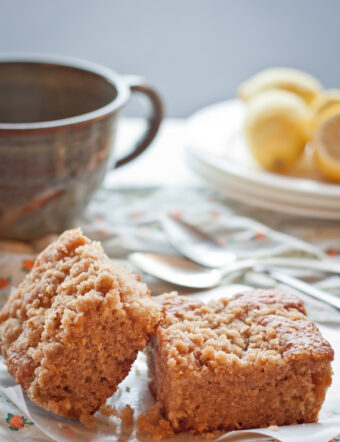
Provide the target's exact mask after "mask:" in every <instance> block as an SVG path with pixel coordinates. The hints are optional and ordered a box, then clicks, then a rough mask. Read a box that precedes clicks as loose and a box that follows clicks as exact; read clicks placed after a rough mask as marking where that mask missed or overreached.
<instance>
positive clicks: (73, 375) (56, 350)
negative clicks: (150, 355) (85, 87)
mask: <svg viewBox="0 0 340 442" xmlns="http://www.w3.org/2000/svg"><path fill="white" fill-rule="evenodd" d="M160 319H161V313H160V309H159V307H158V305H157V304H155V303H154V302H153V301H152V299H151V297H150V294H149V291H148V289H147V287H146V285H145V284H143V283H141V282H140V281H139V278H138V277H137V276H136V275H134V274H133V273H132V272H130V271H129V270H128V269H127V268H125V267H124V266H123V265H121V264H119V263H114V262H112V261H111V260H110V259H109V258H108V257H107V256H106V255H105V253H104V251H103V249H102V247H101V246H100V244H99V243H96V242H91V241H90V240H89V239H88V238H86V237H85V236H84V235H83V234H82V232H81V231H80V230H79V229H75V230H70V231H67V232H65V233H64V234H63V235H61V236H60V238H59V239H58V240H57V241H56V242H55V243H53V244H51V245H50V246H49V247H47V249H45V250H44V251H43V252H42V253H41V254H40V255H39V256H38V257H37V259H36V262H35V264H34V267H33V269H32V271H31V272H30V273H29V274H28V275H27V276H26V278H25V279H24V281H23V282H22V283H21V284H20V286H19V288H18V289H17V290H16V291H15V292H14V293H13V294H12V295H11V296H10V298H9V300H8V302H7V303H6V305H5V306H4V308H3V309H2V312H1V314H0V342H1V350H2V354H3V356H4V358H5V361H6V363H7V366H8V371H9V373H10V374H11V375H12V376H13V377H14V378H15V379H16V381H17V382H18V383H19V384H20V385H21V386H22V387H23V388H24V389H25V390H26V391H27V394H28V396H29V398H30V399H31V400H33V401H35V402H36V403H38V404H39V405H41V406H43V407H45V408H46V409H48V410H51V411H53V412H55V413H57V414H61V415H63V416H67V417H72V418H81V419H82V420H86V416H89V415H90V414H92V413H94V412H95V411H96V410H97V409H98V408H99V407H100V406H101V405H102V404H103V403H105V400H106V398H107V397H109V396H111V395H112V394H113V393H114V391H115V390H116V388H117V385H118V383H119V382H121V381H122V379H123V378H124V377H125V376H126V375H127V373H128V372H129V370H130V367H131V364H132V363H133V361H134V360H135V358H136V354H137V351H138V350H140V349H143V348H144V347H145V345H146V344H147V342H148V340H149V338H150V336H151V335H152V334H153V333H154V331H155V328H156V325H157V324H158V322H159V321H160Z"/></svg>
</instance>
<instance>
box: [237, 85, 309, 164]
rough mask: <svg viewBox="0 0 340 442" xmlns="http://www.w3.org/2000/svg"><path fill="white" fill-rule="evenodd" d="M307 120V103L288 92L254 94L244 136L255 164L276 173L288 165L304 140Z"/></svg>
mask: <svg viewBox="0 0 340 442" xmlns="http://www.w3.org/2000/svg"><path fill="white" fill-rule="evenodd" d="M311 118H312V113H311V110H310V108H309V107H308V106H307V104H306V103H305V102H304V101H303V100H302V99H301V98H300V97H299V96H297V95H295V94H293V93H291V92H287V91H280V90H271V91H267V92H263V93H262V94H259V95H256V96H255V97H254V98H253V99H252V100H251V101H250V102H249V106H248V112H247V116H246V121H245V136H246V140H247V143H248V145H249V148H250V151H251V152H252V154H253V156H254V158H255V159H256V160H257V162H258V163H259V164H260V165H261V166H262V167H264V168H265V169H268V170H276V171H279V170H280V169H281V170H284V169H285V168H287V167H289V166H291V165H292V164H293V163H294V162H295V161H296V160H297V159H298V158H299V157H300V155H301V154H302V152H303V150H304V147H305V145H306V142H307V141H308V138H309V126H310V122H311Z"/></svg>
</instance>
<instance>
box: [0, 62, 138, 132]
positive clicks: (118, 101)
mask: <svg viewBox="0 0 340 442" xmlns="http://www.w3.org/2000/svg"><path fill="white" fill-rule="evenodd" d="M2 63H37V64H51V65H58V66H66V67H71V68H75V69H79V70H83V71H87V72H91V73H93V74H96V75H98V76H100V77H102V78H103V79H104V80H106V81H108V82H109V83H110V84H112V85H113V86H114V87H115V89H116V91H117V95H116V97H115V98H113V99H112V100H111V101H110V103H108V104H106V105H105V106H102V107H99V108H98V109H96V110H94V111H91V112H86V113H84V114H80V115H75V116H73V117H67V118H61V119H58V120H51V121H41V122H39V121H36V122H32V123H1V122H0V130H9V131H11V130H19V131H20V130H36V129H53V128H58V127H64V126H71V125H78V124H82V123H86V122H89V121H93V120H97V119H101V118H102V117H105V116H106V115H109V114H111V113H113V112H115V111H117V110H119V109H121V108H122V107H123V106H124V104H125V103H126V102H127V100H128V98H129V96H130V89H129V87H128V85H127V84H126V82H124V79H123V78H122V77H121V76H120V75H119V74H118V73H117V72H115V71H113V70H111V69H110V68H107V67H106V66H103V65H101V64H99V63H95V62H92V61H88V60H84V59H80V58H74V57H68V56H61V55H45V54H36V53H23V54H21V53H15V54H0V64H2Z"/></svg>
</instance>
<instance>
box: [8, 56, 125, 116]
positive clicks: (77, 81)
mask: <svg viewBox="0 0 340 442" xmlns="http://www.w3.org/2000/svg"><path fill="white" fill-rule="evenodd" d="M117 94H118V92H117V89H116V87H115V86H114V85H113V84H112V83H111V82H110V81H108V80H106V78H105V77H103V76H101V75H99V74H96V73H94V72H91V71H88V70H85V69H81V68H77V67H72V66H65V65H58V64H51V63H40V62H21V61H20V62H0V124H1V123H36V122H46V121H54V120H60V119H64V118H70V117H75V116H78V115H83V114H86V113H88V112H92V111H95V110H97V109H99V108H101V107H103V106H106V105H107V104H109V103H111V102H112V101H113V100H114V99H115V98H116V97H117Z"/></svg>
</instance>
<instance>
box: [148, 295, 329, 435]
mask: <svg viewBox="0 0 340 442" xmlns="http://www.w3.org/2000/svg"><path fill="white" fill-rule="evenodd" d="M157 300H158V302H159V303H160V304H161V305H162V308H163V309H165V311H166V312H167V315H166V319H165V321H164V323H162V325H161V326H159V327H158V329H157V333H156V336H155V337H153V338H152V340H151V344H150V345H149V348H148V360H149V368H150V376H151V388H152V390H153V392H154V394H155V396H156V398H157V400H158V402H159V404H160V406H161V408H162V410H163V412H164V413H165V416H166V417H167V418H168V419H169V421H170V422H171V424H172V427H173V428H174V429H175V430H176V431H181V430H194V431H197V432H204V431H214V430H231V429H239V428H254V427H261V426H268V425H275V424H277V425H284V424H290V423H299V422H314V421H315V420H316V419H317V415H318V412H319V409H320V407H321V405H322V402H323V400H324V397H325V393H326V389H327V387H328V386H329V385H330V383H331V365H330V361H331V360H332V359H333V356H334V355H333V350H332V348H331V347H330V345H329V343H328V342H327V341H326V340H325V339H324V338H323V337H322V336H321V334H320V332H319V330H318V328H317V327H316V325H315V324H313V323H312V322H310V321H309V320H308V319H307V317H306V315H305V307H304V305H303V303H302V301H301V300H300V299H299V298H298V297H296V296H294V295H293V294H291V293H289V292H288V293H285V292H282V291H277V290H266V291H264V290H253V291H248V292H245V293H241V294H238V295H236V296H234V297H233V298H230V299H221V300H219V301H216V302H212V303H210V304H209V305H205V304H203V303H201V302H200V301H196V300H191V299H190V298H187V297H186V298H184V297H178V296H177V295H176V294H166V295H163V296H161V297H159V298H158V299H157Z"/></svg>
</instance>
